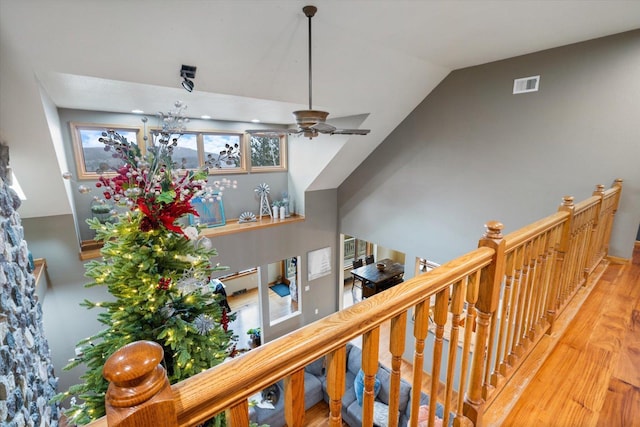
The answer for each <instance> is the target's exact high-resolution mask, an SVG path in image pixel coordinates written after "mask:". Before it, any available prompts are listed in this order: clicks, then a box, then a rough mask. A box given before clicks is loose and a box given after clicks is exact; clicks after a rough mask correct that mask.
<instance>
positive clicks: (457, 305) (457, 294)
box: [442, 278, 471, 426]
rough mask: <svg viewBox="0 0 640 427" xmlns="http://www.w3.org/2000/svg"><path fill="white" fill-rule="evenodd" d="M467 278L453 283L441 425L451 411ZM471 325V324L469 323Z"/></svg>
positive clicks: (447, 421) (447, 423)
mask: <svg viewBox="0 0 640 427" xmlns="http://www.w3.org/2000/svg"><path fill="white" fill-rule="evenodd" d="M466 284H467V279H466V278H465V279H463V280H459V281H457V282H455V283H454V284H453V294H452V295H451V334H450V337H449V357H448V359H447V388H446V392H445V399H444V419H443V422H442V425H445V426H448V425H449V418H450V415H449V414H450V413H451V399H452V397H453V377H454V376H455V371H456V358H457V355H458V333H459V328H460V315H461V314H462V310H463V309H464V297H465V294H466ZM469 326H471V325H469Z"/></svg>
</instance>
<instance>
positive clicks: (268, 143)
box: [250, 134, 287, 172]
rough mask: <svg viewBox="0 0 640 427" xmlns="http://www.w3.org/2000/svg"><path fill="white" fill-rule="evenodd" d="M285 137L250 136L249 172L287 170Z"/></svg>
mask: <svg viewBox="0 0 640 427" xmlns="http://www.w3.org/2000/svg"><path fill="white" fill-rule="evenodd" d="M286 143H287V136H286V135H284V134H283V135H273V136H272V135H251V139H250V147H251V171H252V172H268V171H274V170H286V169H287V151H286Z"/></svg>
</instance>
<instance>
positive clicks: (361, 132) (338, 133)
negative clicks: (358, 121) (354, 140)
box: [329, 129, 371, 135]
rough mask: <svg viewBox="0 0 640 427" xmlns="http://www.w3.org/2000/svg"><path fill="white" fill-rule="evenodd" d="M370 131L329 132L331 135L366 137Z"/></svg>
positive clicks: (342, 130)
mask: <svg viewBox="0 0 640 427" xmlns="http://www.w3.org/2000/svg"><path fill="white" fill-rule="evenodd" d="M369 132H371V130H370V129H335V130H333V131H332V132H329V133H330V134H331V135H367V134H368V133H369Z"/></svg>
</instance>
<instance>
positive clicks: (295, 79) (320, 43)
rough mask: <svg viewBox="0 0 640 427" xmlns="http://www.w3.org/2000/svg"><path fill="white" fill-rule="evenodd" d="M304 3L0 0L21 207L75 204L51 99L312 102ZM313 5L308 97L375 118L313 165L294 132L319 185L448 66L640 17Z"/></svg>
mask: <svg viewBox="0 0 640 427" xmlns="http://www.w3.org/2000/svg"><path fill="white" fill-rule="evenodd" d="M308 3H309V2H308V1H295V0H279V1H270V0H244V1H237V0H217V1H202V0H181V1H178V0H162V1H155V0H130V1H98V0H93V1H89V0H57V1H49V0H29V1H25V0H0V138H2V139H3V140H4V141H6V142H7V143H8V144H9V145H10V147H11V149H10V152H11V164H12V166H13V168H14V170H15V171H16V173H17V174H18V178H19V179H20V181H21V184H22V187H23V188H24V190H25V193H26V194H27V197H28V200H27V201H26V202H24V203H23V206H22V207H21V209H20V213H21V215H22V216H23V217H32V216H47V215H55V214H59V213H66V212H69V211H70V207H69V204H68V201H67V197H66V196H65V193H64V185H63V183H62V179H61V178H60V173H61V170H62V169H64V167H62V166H60V165H59V164H58V160H57V159H58V158H57V156H56V151H55V150H54V147H53V142H54V140H55V137H52V132H51V130H50V128H49V124H48V121H47V118H46V117H45V107H43V102H42V99H43V96H44V97H45V98H48V99H50V101H51V102H52V103H53V104H55V105H57V106H59V107H66V108H80V109H89V110H99V111H117V112H129V111H131V110H132V109H134V108H141V109H143V110H145V112H148V113H151V114H153V113H155V112H156V111H160V110H162V111H167V110H168V109H169V108H170V106H171V105H172V104H173V102H174V101H175V100H177V99H180V100H182V101H184V102H185V103H186V104H187V105H188V107H189V109H188V111H189V113H190V114H191V115H193V116H200V115H202V114H209V115H211V116H214V117H215V118H219V119H228V120H244V121H248V120H250V119H253V118H260V119H261V120H262V121H263V122H268V123H281V124H288V123H290V122H292V118H291V114H290V113H291V111H293V110H294V109H298V108H306V104H307V100H308V93H307V77H308V76H307V18H306V17H305V16H304V15H303V14H302V11H301V9H302V7H303V6H304V5H306V4H308ZM314 4H315V5H316V6H317V7H318V13H317V15H316V16H315V17H314V18H313V83H314V85H313V102H314V105H313V106H314V107H318V108H322V109H325V110H327V111H329V112H330V113H331V114H330V118H340V117H348V116H358V117H366V118H365V119H364V121H363V122H362V123H361V124H360V126H361V127H363V128H369V129H371V130H372V132H371V134H369V135H367V136H364V137H362V136H354V137H346V138H342V140H341V141H340V140H339V141H337V142H336V144H337V145H338V146H337V147H332V148H331V150H330V151H331V152H332V153H334V155H333V156H329V158H324V159H323V160H322V162H321V164H320V163H316V164H314V165H313V167H312V168H309V167H308V165H305V164H302V159H305V158H307V159H308V158H311V157H312V154H313V152H314V151H315V150H320V149H321V148H320V147H322V144H323V138H318V139H314V140H313V141H309V140H303V139H301V140H294V141H292V143H295V144H304V145H303V146H300V147H298V148H299V149H298V150H293V151H294V153H295V152H299V153H301V157H300V159H301V162H299V163H296V159H295V158H291V159H290V160H291V162H290V164H291V167H292V176H300V177H303V178H301V179H302V180H303V182H308V183H312V186H313V188H316V189H319V188H335V187H337V186H339V185H340V183H341V182H342V180H344V179H345V178H346V177H347V176H348V175H349V174H350V173H351V171H352V170H353V169H354V168H355V167H356V166H357V165H358V164H359V163H360V162H361V161H362V160H363V159H364V158H365V157H366V156H367V155H368V154H369V153H370V152H371V151H372V150H373V149H375V147H376V146H377V145H378V144H379V143H380V142H382V141H383V140H384V138H385V137H386V136H387V135H388V134H389V132H391V131H392V130H393V129H394V128H395V127H396V126H397V125H398V124H399V123H400V122H401V121H402V120H403V119H404V118H405V117H406V116H407V114H408V113H409V112H410V111H411V110H412V109H413V108H414V107H415V106H416V105H417V104H418V103H419V102H420V101H421V100H422V99H424V98H425V97H426V96H427V95H428V93H429V92H430V91H431V90H432V89H433V88H434V87H435V86H437V84H438V83H439V82H440V81H441V80H442V79H443V78H444V77H445V76H446V75H447V74H448V73H449V72H450V71H451V70H453V69H457V68H461V67H467V66H471V65H476V64H480V63H486V62H490V61H495V60H499V59H503V58H507V57H512V56H516V55H522V54H526V53H530V52H533V51H538V50H542V49H547V48H551V47H556V46H560V45H565V44H569V43H574V42H578V41H583V40H587V39H591V38H596V37H601V36H605V35H609V34H614V33H618V32H623V31H627V30H631V29H635V28H638V27H640V2H633V1H613V0H612V1H545V2H539V1H511V2H505V1H419V0H413V1H397V0H378V1H354V0H340V1H337V0H336V1H330V0H319V1H316V2H314ZM181 64H187V65H195V66H197V67H198V69H197V74H196V78H195V91H194V92H193V93H187V92H185V91H184V90H182V89H181V87H180V78H179V70H180V66H181ZM505 84H510V82H505ZM45 104H46V103H45ZM54 133H55V132H54ZM332 144H333V142H332ZM334 145H335V144H334ZM317 157H318V156H316V158H317ZM320 157H321V156H320Z"/></svg>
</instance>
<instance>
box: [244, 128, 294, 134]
mask: <svg viewBox="0 0 640 427" xmlns="http://www.w3.org/2000/svg"><path fill="white" fill-rule="evenodd" d="M245 132H246V133H248V134H251V135H282V134H287V135H294V134H298V133H301V132H302V131H301V130H300V129H247V130H245Z"/></svg>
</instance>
